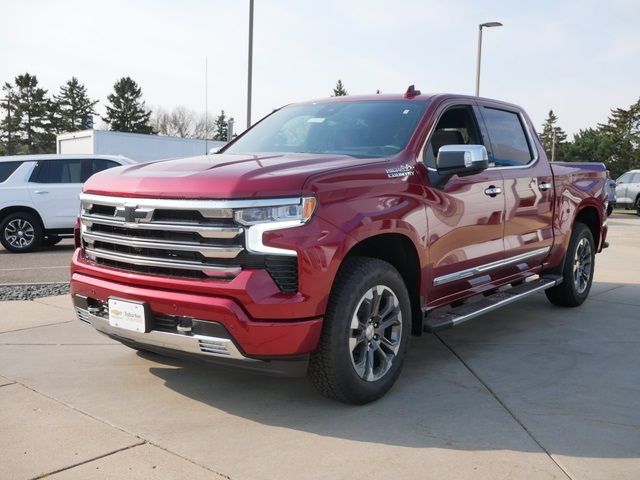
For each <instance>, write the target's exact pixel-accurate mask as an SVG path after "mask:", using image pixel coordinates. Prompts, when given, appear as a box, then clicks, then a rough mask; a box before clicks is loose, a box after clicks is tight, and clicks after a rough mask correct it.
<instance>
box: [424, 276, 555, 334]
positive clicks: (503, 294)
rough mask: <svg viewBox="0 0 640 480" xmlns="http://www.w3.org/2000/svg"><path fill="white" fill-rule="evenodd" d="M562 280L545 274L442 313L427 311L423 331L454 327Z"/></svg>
mask: <svg viewBox="0 0 640 480" xmlns="http://www.w3.org/2000/svg"><path fill="white" fill-rule="evenodd" d="M561 281H562V277H560V276H545V277H540V278H538V279H536V280H533V281H530V282H525V283H522V284H520V285H517V286H515V287H511V288H509V289H507V290H502V291H500V292H496V293H494V294H492V295H489V296H487V297H485V298H483V299H481V300H478V301H475V302H469V303H465V304H464V305H460V306H459V307H455V308H453V309H451V310H447V311H445V312H442V313H433V314H432V313H428V314H426V315H425V318H424V320H423V322H422V326H423V330H424V331H425V332H437V331H439V330H445V329H447V328H451V327H455V326H456V325H460V324H461V323H464V322H466V321H467V320H471V319H472V318H475V317H478V316H480V315H483V314H485V313H488V312H491V311H493V310H497V309H498V308H500V307H504V306H505V305H509V304H510V303H513V302H516V301H518V300H521V299H523V298H525V297H528V296H529V295H533V294H534V293H538V292H541V291H543V290H546V289H547V288H551V287H554V286H556V285H558V284H559V283H560V282H561Z"/></svg>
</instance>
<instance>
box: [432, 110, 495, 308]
mask: <svg viewBox="0 0 640 480" xmlns="http://www.w3.org/2000/svg"><path fill="white" fill-rule="evenodd" d="M452 144H453V145H455V144H467V145H483V144H485V139H484V138H483V135H482V133H481V130H480V128H479V125H478V122H477V120H476V115H475V113H474V109H473V107H472V106H471V105H451V106H449V107H448V108H445V110H444V112H443V113H442V115H441V117H440V118H439V120H438V123H437V124H436V127H435V129H434V131H433V132H432V134H431V136H430V138H429V139H428V141H427V144H426V146H425V148H424V151H423V155H422V157H423V162H424V163H425V165H426V167H427V168H428V169H431V170H432V171H434V170H435V159H436V156H437V153H438V149H439V148H440V147H441V146H443V145H452ZM485 146H487V145H485ZM425 192H426V202H427V221H428V226H429V239H428V245H429V247H428V248H429V267H428V271H429V274H428V275H427V279H428V280H427V281H428V283H429V285H428V288H427V296H428V297H427V299H426V300H427V305H426V306H427V307H430V306H437V305H441V304H445V303H449V302H450V301H452V300H453V299H455V298H457V297H459V296H461V295H463V294H464V295H466V294H468V293H469V292H470V291H473V290H477V291H482V290H483V289H486V288H487V287H486V286H487V284H492V283H494V282H495V281H496V280H498V279H499V278H501V275H502V272H501V269H500V268H499V264H500V262H501V261H502V260H503V259H504V242H503V230H504V208H505V204H504V194H503V192H504V181H503V178H502V173H501V172H500V171H499V170H492V169H490V170H486V171H484V172H481V173H479V174H476V175H470V176H467V177H459V176H457V175H455V176H453V177H451V178H450V179H448V181H446V182H445V183H444V184H442V185H433V184H432V185H431V186H429V187H427V188H426V189H425Z"/></svg>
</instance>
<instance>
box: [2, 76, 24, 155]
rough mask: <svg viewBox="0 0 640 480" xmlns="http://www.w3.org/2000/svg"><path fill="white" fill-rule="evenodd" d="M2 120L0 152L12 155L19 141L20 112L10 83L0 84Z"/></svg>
mask: <svg viewBox="0 0 640 480" xmlns="http://www.w3.org/2000/svg"><path fill="white" fill-rule="evenodd" d="M2 96H3V97H4V98H3V100H2V106H1V108H2V120H0V154H2V155H13V154H14V153H16V151H18V150H17V148H16V147H17V146H18V143H19V133H18V128H19V125H20V119H21V116H20V112H19V111H18V105H17V101H16V92H15V89H14V87H13V85H11V84H10V83H6V82H5V84H4V85H3V86H2Z"/></svg>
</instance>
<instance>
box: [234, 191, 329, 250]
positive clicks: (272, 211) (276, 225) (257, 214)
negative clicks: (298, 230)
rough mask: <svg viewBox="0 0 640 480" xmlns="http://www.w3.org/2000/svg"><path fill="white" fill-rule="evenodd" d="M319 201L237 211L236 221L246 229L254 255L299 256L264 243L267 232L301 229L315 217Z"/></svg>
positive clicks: (248, 245)
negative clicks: (264, 235)
mask: <svg viewBox="0 0 640 480" xmlns="http://www.w3.org/2000/svg"><path fill="white" fill-rule="evenodd" d="M316 205H317V200H316V198H315V197H302V198H301V199H300V201H299V202H298V203H293V204H289V205H276V206H265V207H253V208H245V209H241V210H236V212H235V214H234V215H235V219H236V221H237V222H238V223H241V224H242V225H245V226H246V227H247V228H246V247H247V250H248V251H250V252H252V253H260V254H276V255H297V253H296V251H295V250H289V249H284V248H277V247H271V246H269V245H265V244H264V243H263V241H262V235H263V234H264V233H265V232H270V231H273V230H280V229H282V228H292V227H299V226H300V225H304V224H305V223H307V222H308V221H309V220H310V219H311V217H312V216H313V212H314V211H315V209H316Z"/></svg>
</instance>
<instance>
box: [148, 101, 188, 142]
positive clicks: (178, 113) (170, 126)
mask: <svg viewBox="0 0 640 480" xmlns="http://www.w3.org/2000/svg"><path fill="white" fill-rule="evenodd" d="M197 121H198V114H197V113H196V112H194V111H193V110H189V109H188V108H187V107H183V106H178V107H175V108H174V109H172V110H166V109H164V108H162V107H156V108H154V109H153V116H152V117H151V125H152V126H153V129H154V130H155V131H156V132H158V133H159V134H160V135H169V136H172V137H182V138H193V137H197V135H196V134H195V131H194V130H195V126H196V123H197Z"/></svg>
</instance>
